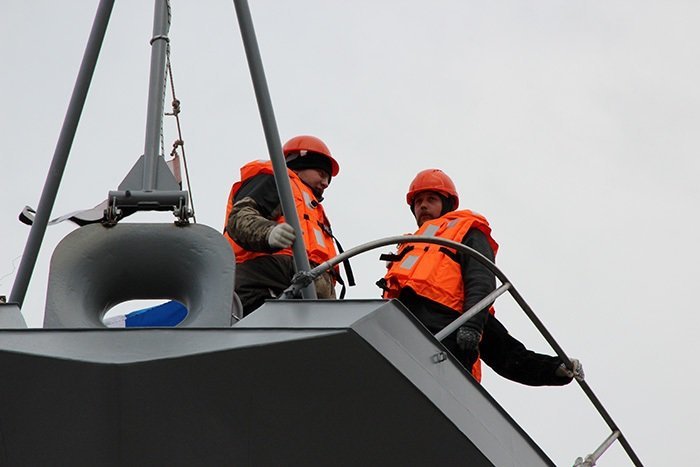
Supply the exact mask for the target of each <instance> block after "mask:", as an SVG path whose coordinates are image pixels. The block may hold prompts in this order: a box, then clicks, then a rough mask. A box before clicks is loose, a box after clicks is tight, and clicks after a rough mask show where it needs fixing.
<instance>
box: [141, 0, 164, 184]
mask: <svg viewBox="0 0 700 467" xmlns="http://www.w3.org/2000/svg"><path fill="white" fill-rule="evenodd" d="M169 29H170V14H169V12H168V2H167V0H156V1H155V6H154V13H153V38H152V39H151V72H150V77H149V83H148V108H147V110H146V142H145V147H144V153H143V154H144V156H143V162H144V163H143V190H144V191H152V190H155V189H156V180H157V176H158V172H157V170H158V165H157V163H158V157H159V155H160V154H159V153H160V132H161V128H162V127H163V91H164V89H165V58H166V53H167V50H168V40H169V39H168V30H169Z"/></svg>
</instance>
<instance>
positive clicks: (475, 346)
mask: <svg viewBox="0 0 700 467" xmlns="http://www.w3.org/2000/svg"><path fill="white" fill-rule="evenodd" d="M479 342H481V333H480V332H479V331H477V330H476V329H473V328H470V327H468V326H461V327H460V328H459V329H457V347H459V349H460V350H461V351H462V352H463V353H464V356H465V361H464V363H465V366H466V368H467V369H471V367H472V365H474V363H476V360H477V359H478V358H479Z"/></svg>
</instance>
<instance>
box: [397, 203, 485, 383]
mask: <svg viewBox="0 0 700 467" xmlns="http://www.w3.org/2000/svg"><path fill="white" fill-rule="evenodd" d="M470 229H478V230H480V231H481V232H483V233H484V234H485V235H486V238H487V239H488V242H489V244H490V245H491V248H492V249H493V252H494V254H496V252H497V251H498V244H497V243H496V241H495V240H494V239H493V238H491V228H490V227H489V223H488V221H487V220H486V218H484V217H483V216H482V215H480V214H476V213H474V212H472V211H469V210H462V211H452V212H448V213H447V214H445V215H444V216H441V217H439V218H437V219H433V220H430V221H426V222H424V223H423V225H422V226H421V227H420V228H419V229H418V231H416V233H415V234H414V235H427V236H435V237H441V238H445V239H448V240H453V241H455V242H461V241H462V239H463V238H464V236H465V235H466V234H467V232H468V231H469V230H470ZM455 254H456V251H455V250H454V249H452V248H447V247H443V246H441V245H436V244H427V243H423V244H420V243H414V244H411V243H404V244H402V245H401V246H400V247H399V250H398V255H397V256H398V257H399V258H400V259H399V260H397V261H394V262H393V263H392V265H391V267H390V268H389V270H388V272H387V274H386V276H385V277H384V279H385V280H386V285H385V292H384V298H396V297H398V296H399V294H400V293H401V290H402V289H403V288H404V287H410V288H411V289H413V291H414V292H416V293H417V294H418V295H420V296H422V297H425V298H427V299H430V300H432V301H434V302H437V303H440V304H442V305H444V306H446V307H448V308H451V309H452V310H454V311H455V312H457V313H459V314H462V313H463V312H464V309H463V307H464V299H465V294H464V282H463V279H462V270H461V267H460V265H459V263H458V262H457V261H455V260H454V259H453V257H454V256H453V255H455ZM489 312H490V313H492V314H493V313H494V310H493V308H491V309H489ZM472 375H473V376H474V377H475V378H476V379H477V380H478V381H481V364H480V361H479V360H477V361H476V363H475V364H474V366H473V367H472Z"/></svg>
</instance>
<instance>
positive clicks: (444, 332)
mask: <svg viewBox="0 0 700 467" xmlns="http://www.w3.org/2000/svg"><path fill="white" fill-rule="evenodd" d="M510 287H511V285H510V282H506V283H505V284H502V285H501V286H500V287H499V288H497V289H496V290H494V291H493V292H491V293H490V294H488V295H487V296H485V297H484V298H482V299H481V300H479V301H478V302H477V303H476V304H475V305H474V306H473V307H471V308H469V309H468V310H467V311H465V312H464V313H462V314H461V315H460V317H459V318H457V319H456V320H454V321H452V322H451V323H450V324H448V325H447V326H445V327H444V328H442V329H441V330H440V332H438V333H437V334H435V339H437V340H439V341H440V342H442V340H443V339H444V338H445V337H447V336H449V335H450V334H452V333H453V332H455V331H456V330H457V329H458V328H459V327H460V326H461V325H462V324H464V323H466V322H467V321H469V320H470V319H471V318H472V316H474V315H476V314H477V313H478V312H480V311H481V310H483V309H484V308H486V307H487V306H489V305H490V304H491V303H493V301H494V300H496V299H497V298H498V297H500V296H501V295H503V294H504V293H506V292H507V291H508V289H510Z"/></svg>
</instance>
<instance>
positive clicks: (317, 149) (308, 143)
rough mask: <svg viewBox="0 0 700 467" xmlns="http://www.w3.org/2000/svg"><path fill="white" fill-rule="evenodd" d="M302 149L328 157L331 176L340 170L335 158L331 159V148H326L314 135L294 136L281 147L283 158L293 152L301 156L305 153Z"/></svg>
mask: <svg viewBox="0 0 700 467" xmlns="http://www.w3.org/2000/svg"><path fill="white" fill-rule="evenodd" d="M303 151H308V152H311V153H316V154H321V155H323V156H326V158H328V160H329V161H330V163H331V177H335V176H336V175H338V172H340V166H339V165H338V162H337V161H336V160H335V159H333V156H331V150H330V149H328V146H326V143H324V142H323V141H321V140H320V139H318V138H316V137H315V136H310V135H301V136H295V137H294V138H292V139H290V140H289V141H287V142H286V143H284V146H283V147H282V152H283V153H284V157H285V158H287V157H288V156H289V155H290V154H295V153H301V154H300V155H301V156H302V157H303V156H305V155H306V153H305V152H303Z"/></svg>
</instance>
